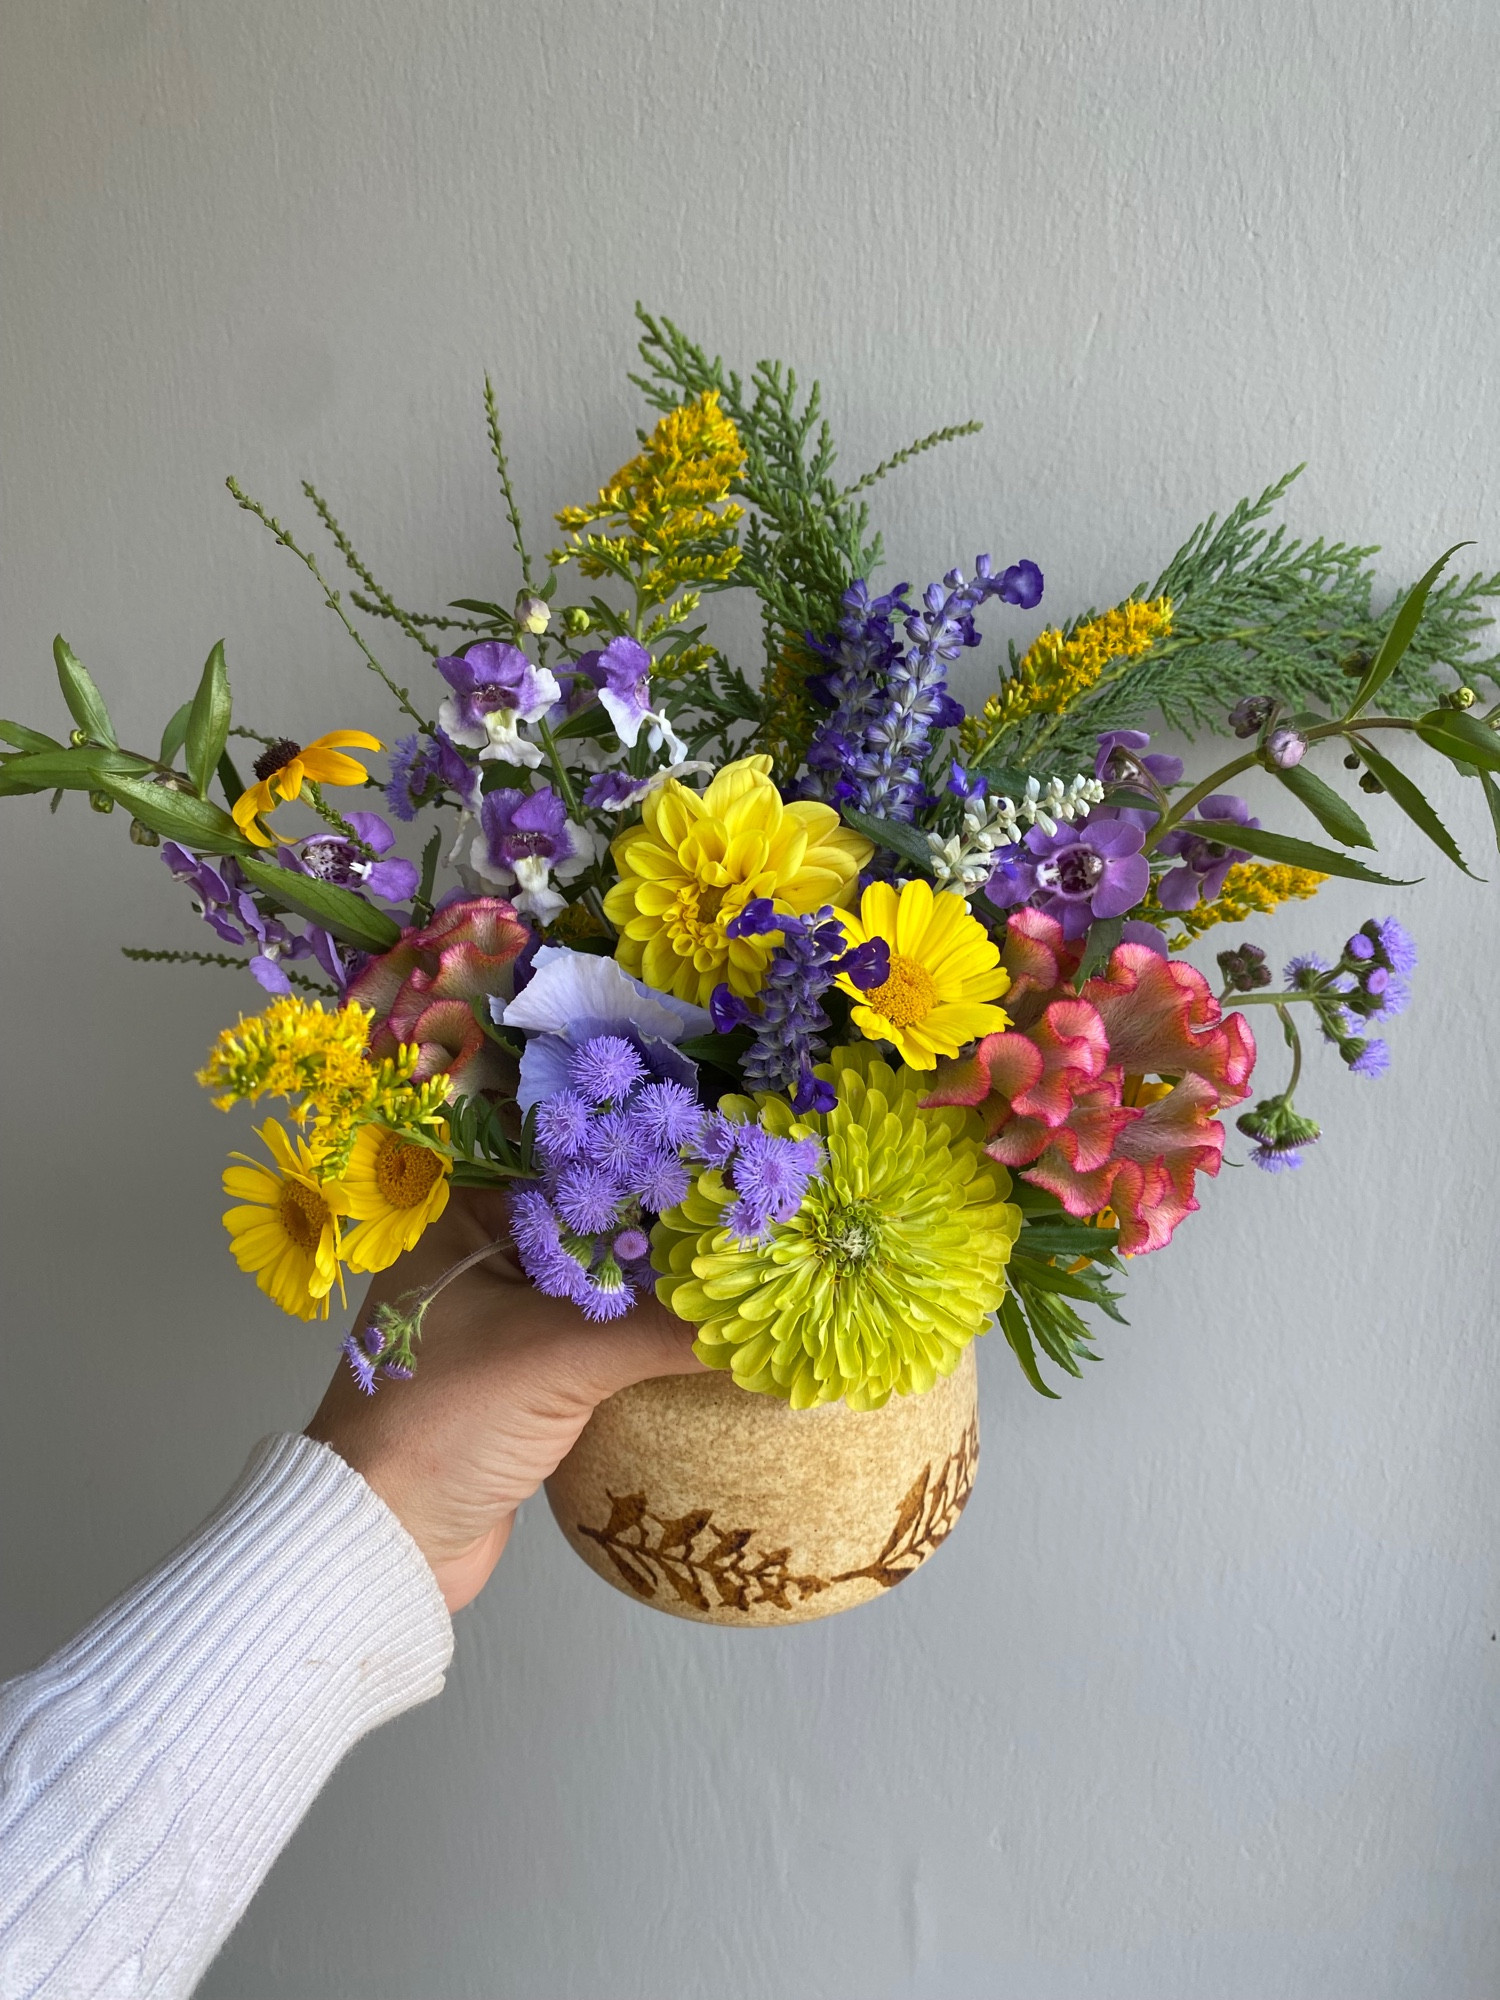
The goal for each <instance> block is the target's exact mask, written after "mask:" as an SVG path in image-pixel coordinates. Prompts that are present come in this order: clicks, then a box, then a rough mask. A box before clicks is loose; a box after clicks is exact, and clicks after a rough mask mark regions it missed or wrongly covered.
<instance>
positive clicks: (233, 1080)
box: [198, 995, 447, 1171]
mask: <svg viewBox="0 0 1500 2000" xmlns="http://www.w3.org/2000/svg"><path fill="white" fill-rule="evenodd" d="M374 1018H375V1017H374V1013H373V1010H372V1009H370V1008H368V1007H356V1006H352V1005H351V1006H346V1007H340V1008H339V1009H338V1010H337V1011H336V1012H334V1013H327V1012H325V1010H324V1009H323V1007H322V1006H321V1005H320V1004H319V1003H318V1002H317V1001H315V1000H299V999H297V998H296V997H295V996H294V995H288V996H287V998H286V999H284V1000H273V1001H272V1002H271V1004H270V1006H269V1007H267V1008H266V1010H265V1011H264V1013H261V1014H255V1015H252V1016H251V1018H250V1019H249V1020H248V1021H247V1020H243V1019H242V1020H240V1021H239V1022H238V1023H237V1024H236V1026H234V1027H233V1028H225V1029H224V1030H223V1031H222V1032H221V1034H220V1035H219V1038H218V1040H217V1041H216V1042H215V1043H214V1046H213V1047H212V1049H210V1051H209V1055H208V1062H207V1063H206V1065H205V1066H204V1067H203V1068H202V1069H201V1070H199V1072H198V1081H199V1083H201V1084H202V1085H203V1087H204V1089H205V1090H214V1091H217V1092H218V1093H219V1095H218V1096H216V1097H215V1098H214V1103H215V1104H216V1105H217V1106H218V1108H219V1110H220V1111H228V1110H229V1109H230V1108H231V1106H233V1105H235V1104H246V1103H248V1104H254V1103H256V1102H257V1101H258V1100H259V1099H260V1098H262V1097H284V1098H286V1099H288V1100H289V1101H290V1100H291V1099H293V1098H295V1099H297V1100H298V1101H297V1102H296V1103H295V1104H294V1105H293V1108H292V1116H293V1117H294V1118H295V1119H296V1121H297V1123H298V1124H299V1125H306V1124H308V1123H309V1122H311V1123H312V1124H313V1125H314V1126H315V1127H316V1132H317V1136H316V1140H315V1145H316V1148H317V1150H318V1152H319V1156H320V1158H322V1159H325V1160H327V1161H328V1163H329V1165H330V1167H331V1168H332V1169H333V1170H334V1171H339V1170H341V1169H342V1166H343V1163H344V1161H345V1160H346V1159H347V1156H348V1152H349V1148H350V1146H351V1145H352V1143H353V1140H354V1135H355V1132H356V1129H357V1128H358V1127H359V1126H360V1125H363V1124H366V1123H369V1122H370V1121H372V1120H374V1121H377V1122H378V1123H380V1124H382V1125H387V1126H397V1127H399V1128H401V1129H402V1130H403V1131H412V1132H415V1131H418V1130H421V1129H422V1128H424V1127H431V1126H433V1125H434V1124H436V1123H437V1122H438V1120H439V1118H440V1116H441V1112H442V1105H443V1101H444V1092H445V1088H446V1081H447V1080H446V1078H441V1077H440V1078H435V1079H433V1080H432V1081H431V1082H428V1083H417V1084H414V1083H413V1082H412V1072H413V1071H414V1070H415V1068H416V1066H417V1057H418V1051H417V1050H416V1049H415V1048H414V1047H411V1046H404V1047H402V1048H401V1050H400V1051H399V1053H398V1054H396V1055H395V1056H387V1057H383V1058H382V1059H381V1060H380V1061H379V1062H372V1061H371V1060H370V1059H369V1057H368V1056H367V1055H366V1054H365V1043H366V1041H367V1040H368V1039H369V1033H370V1023H371V1022H372V1021H373V1020H374Z"/></svg>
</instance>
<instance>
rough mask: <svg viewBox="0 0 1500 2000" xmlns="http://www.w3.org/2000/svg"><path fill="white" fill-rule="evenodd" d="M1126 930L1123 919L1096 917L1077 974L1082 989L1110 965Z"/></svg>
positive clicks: (1091, 925)
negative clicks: (1122, 933) (1110, 956)
mask: <svg viewBox="0 0 1500 2000" xmlns="http://www.w3.org/2000/svg"><path fill="white" fill-rule="evenodd" d="M1124 928H1125V919H1124V918H1123V917H1096V918H1095V920H1094V922H1093V923H1091V924H1090V925H1089V934H1088V942H1087V944H1086V945H1085V946H1084V948H1083V957H1082V958H1081V959H1080V960H1079V964H1078V971H1077V974H1076V978H1077V983H1078V985H1079V986H1080V987H1081V986H1082V985H1083V982H1084V980H1085V979H1092V978H1093V976H1094V974H1095V973H1096V972H1100V971H1102V970H1103V969H1104V967H1105V966H1106V965H1107V964H1108V963H1109V955H1110V953H1111V952H1112V951H1113V950H1114V948H1115V946H1116V945H1117V944H1118V943H1119V942H1120V933H1121V932H1122V931H1123V930H1124Z"/></svg>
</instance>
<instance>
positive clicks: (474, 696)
mask: <svg viewBox="0 0 1500 2000" xmlns="http://www.w3.org/2000/svg"><path fill="white" fill-rule="evenodd" d="M433 665H434V666H435V667H436V668H437V670H438V672H439V673H440V674H441V675H442V677H443V679H444V680H445V681H446V682H447V683H448V685H449V687H450V688H452V690H453V693H452V694H451V695H449V696H448V697H447V698H446V700H444V701H443V703H442V704H441V706H440V707H439V709H438V718H437V719H438V726H439V728H440V729H442V730H443V731H444V733H445V734H446V735H447V736H448V737H449V739H450V740H451V741H452V742H454V743H461V744H462V745H463V746H464V747H465V749H468V750H477V751H478V752H479V757H480V761H481V763H484V762H490V761H494V762H497V763H502V764H514V765H516V766H518V767H520V768H523V769H526V770H535V769H536V767H537V765H538V764H540V763H541V761H542V752H541V749H540V747H539V746H538V745H537V744H535V743H532V742H529V741H528V740H527V739H526V738H525V737H523V736H522V735H521V733H520V725H521V724H522V723H523V722H524V723H534V722H539V721H540V720H541V719H542V717H543V716H544V715H545V714H546V713H547V710H548V709H549V708H551V706H552V705H553V703H554V702H556V701H560V700H561V699H562V689H561V688H560V687H559V686H558V683H557V677H556V675H555V674H553V673H552V672H551V670H550V669H549V668H547V667H539V666H536V665H534V664H533V662H532V661H531V660H529V659H528V658H527V657H526V655H525V654H524V653H523V652H522V651H521V649H520V647H519V646H512V645H508V644H507V643H506V642H505V641H504V640H501V639H481V640H480V641H479V642H478V644H477V645H473V646H471V647H470V648H469V650H468V652H467V653H464V654H460V655H457V656H455V657H452V658H447V659H440V660H434V661H433Z"/></svg>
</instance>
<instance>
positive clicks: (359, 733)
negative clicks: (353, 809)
mask: <svg viewBox="0 0 1500 2000" xmlns="http://www.w3.org/2000/svg"><path fill="white" fill-rule="evenodd" d="M380 748H381V742H380V738H379V737H378V736H371V735H369V734H368V733H367V732H366V731H365V730H363V729H331V730H329V732H328V734H327V735H326V736H320V737H318V738H317V740H316V741H315V742H313V743H309V744H308V745H307V746H306V747H305V748H304V747H303V746H302V744H300V743H294V742H293V741H292V739H291V737H290V736H284V737H283V738H282V739H281V741H280V742H279V743H273V744H272V745H271V747H270V749H269V750H264V751H262V752H261V754H260V756H259V757H257V758H256V760H255V776H256V779H257V781H258V782H257V783H255V784H253V785H250V786H248V787H247V788H246V789H245V790H244V791H243V792H241V793H240V795H239V797H238V798H237V799H236V800H235V802H234V805H233V806H232V807H231V808H230V810H231V812H232V814H233V817H234V823H235V825H236V826H237V827H238V828H239V830H240V832H241V833H242V834H244V836H245V838H246V839H247V840H249V841H253V842H254V844H255V845H256V846H257V847H269V846H271V844H272V842H271V836H270V835H269V834H268V833H267V832H266V830H265V828H264V827H263V826H262V825H261V823H260V819H261V815H262V813H270V812H275V810H276V806H277V802H278V801H277V797H276V795H277V794H278V793H279V794H280V797H281V798H283V799H298V798H301V796H302V787H303V784H304V783H306V782H308V781H310V782H311V783H313V784H315V785H362V784H363V783H364V782H365V780H366V778H367V777H368V776H369V775H370V774H369V772H368V771H367V770H366V769H365V767H364V765H363V764H361V763H359V762H358V761H357V760H356V759H355V758H353V757H346V756H344V755H343V752H344V751H345V750H346V749H353V750H379V749H380Z"/></svg>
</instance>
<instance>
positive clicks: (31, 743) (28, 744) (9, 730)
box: [0, 722, 63, 750]
mask: <svg viewBox="0 0 1500 2000" xmlns="http://www.w3.org/2000/svg"><path fill="white" fill-rule="evenodd" d="M0 742H3V743H14V744H15V746H16V748H17V749H18V750H61V749H62V748H63V746H62V744H61V743H59V742H58V740H57V738H56V737H55V736H44V735H43V734H42V732H41V730H40V729H28V728H27V727H26V724H25V723H24V722H0Z"/></svg>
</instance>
